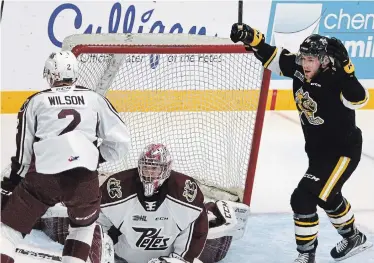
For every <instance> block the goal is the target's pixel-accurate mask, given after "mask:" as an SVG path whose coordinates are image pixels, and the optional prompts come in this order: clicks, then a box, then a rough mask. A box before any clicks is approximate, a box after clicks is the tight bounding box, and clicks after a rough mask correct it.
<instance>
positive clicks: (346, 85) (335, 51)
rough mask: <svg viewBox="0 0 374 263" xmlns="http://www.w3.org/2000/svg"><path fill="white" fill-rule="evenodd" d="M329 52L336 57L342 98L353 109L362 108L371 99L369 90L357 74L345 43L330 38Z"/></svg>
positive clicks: (335, 61)
mask: <svg viewBox="0 0 374 263" xmlns="http://www.w3.org/2000/svg"><path fill="white" fill-rule="evenodd" d="M327 53H328V55H330V56H331V57H332V58H333V59H334V66H335V68H336V70H337V71H338V74H339V77H340V84H339V85H340V87H341V95H340V99H341V101H342V102H343V104H344V106H346V107H347V108H349V109H351V110H356V109H359V108H362V107H363V106H365V105H366V103H367V102H368V100H369V92H368V91H367V89H365V88H364V87H363V86H362V85H361V83H360V82H359V81H358V79H357V78H356V76H355V66H354V65H353V63H352V61H351V60H350V58H349V55H348V52H347V50H346V48H345V46H344V45H343V43H342V42H341V41H340V40H339V39H336V38H330V39H328V45H327Z"/></svg>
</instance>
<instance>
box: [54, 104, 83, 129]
mask: <svg viewBox="0 0 374 263" xmlns="http://www.w3.org/2000/svg"><path fill="white" fill-rule="evenodd" d="M69 115H72V116H73V120H72V121H71V122H70V123H69V124H68V126H66V127H65V129H63V130H62V132H60V134H59V135H62V134H64V133H67V132H70V131H72V130H74V129H75V128H76V127H77V126H78V124H79V123H80V122H81V115H80V114H79V112H78V111H76V110H74V109H63V110H61V111H60V112H59V114H58V115H57V116H58V118H59V119H65V118H66V116H69Z"/></svg>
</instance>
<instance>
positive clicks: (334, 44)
mask: <svg viewBox="0 0 374 263" xmlns="http://www.w3.org/2000/svg"><path fill="white" fill-rule="evenodd" d="M327 54H328V55H329V56H331V57H333V58H334V62H335V63H334V64H335V66H336V68H338V69H343V70H344V72H345V73H346V74H348V75H349V76H353V75H354V72H355V66H354V65H353V63H352V61H351V60H350V58H349V55H348V51H347V49H346V48H345V46H344V44H343V43H342V42H341V41H340V40H339V39H337V38H335V37H332V38H330V39H328V45H327Z"/></svg>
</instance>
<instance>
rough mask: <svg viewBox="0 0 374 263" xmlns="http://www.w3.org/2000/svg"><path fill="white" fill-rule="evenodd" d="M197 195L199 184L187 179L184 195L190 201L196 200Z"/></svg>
mask: <svg viewBox="0 0 374 263" xmlns="http://www.w3.org/2000/svg"><path fill="white" fill-rule="evenodd" d="M196 195H197V184H196V183H195V182H192V181H190V180H186V182H185V185H184V192H183V196H184V197H185V198H186V199H187V201H188V202H190V203H191V202H192V201H193V200H195V198H196Z"/></svg>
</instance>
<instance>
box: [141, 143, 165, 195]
mask: <svg viewBox="0 0 374 263" xmlns="http://www.w3.org/2000/svg"><path fill="white" fill-rule="evenodd" d="M138 171H139V176H140V181H141V182H142V184H143V187H144V195H145V196H152V195H153V194H154V193H157V191H158V189H159V188H160V187H161V185H162V184H163V183H164V182H165V180H166V179H168V178H169V176H170V172H171V156H170V153H169V151H168V149H167V148H166V147H165V146H164V145H163V144H150V145H148V146H147V147H145V148H144V150H143V152H142V153H141V154H140V157H139V161H138Z"/></svg>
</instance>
